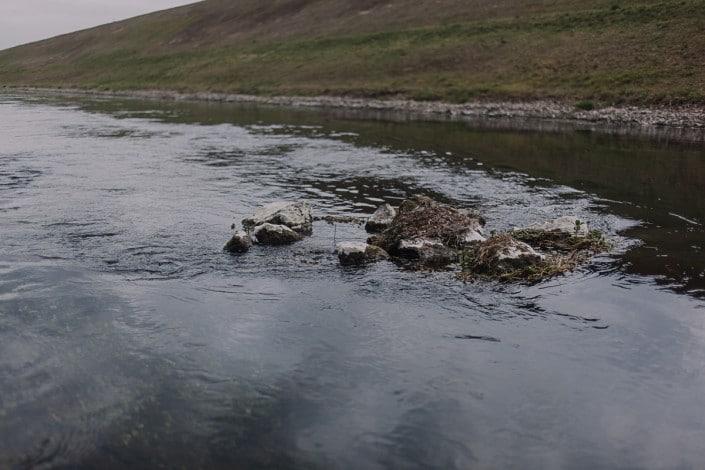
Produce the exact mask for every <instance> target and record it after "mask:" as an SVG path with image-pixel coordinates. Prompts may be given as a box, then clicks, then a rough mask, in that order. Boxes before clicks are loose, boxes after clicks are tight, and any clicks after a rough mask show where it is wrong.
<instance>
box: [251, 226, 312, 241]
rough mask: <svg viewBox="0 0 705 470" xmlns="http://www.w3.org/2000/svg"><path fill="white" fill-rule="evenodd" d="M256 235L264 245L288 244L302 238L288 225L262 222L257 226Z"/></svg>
mask: <svg viewBox="0 0 705 470" xmlns="http://www.w3.org/2000/svg"><path fill="white" fill-rule="evenodd" d="M253 234H254V236H255V239H256V240H257V243H260V244H262V245H288V244H290V243H294V242H297V241H299V240H301V238H302V237H301V235H299V234H298V233H296V232H295V231H293V230H292V229H290V228H289V227H287V226H286V225H274V224H262V225H258V226H257V227H255V230H254V233H253Z"/></svg>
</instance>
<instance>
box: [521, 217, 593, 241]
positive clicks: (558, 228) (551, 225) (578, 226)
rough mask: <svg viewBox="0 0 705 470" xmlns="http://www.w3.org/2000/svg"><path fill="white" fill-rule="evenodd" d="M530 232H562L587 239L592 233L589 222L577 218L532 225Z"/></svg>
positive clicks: (563, 218) (565, 218)
mask: <svg viewBox="0 0 705 470" xmlns="http://www.w3.org/2000/svg"><path fill="white" fill-rule="evenodd" d="M528 230H542V231H544V232H562V233H566V234H568V235H572V236H576V237H586V236H588V234H589V233H590V230H589V228H588V224H587V222H585V221H583V220H580V219H579V218H577V217H575V216H571V215H568V216H563V217H559V218H557V219H555V220H551V221H550V222H544V223H542V224H536V225H532V226H531V227H528Z"/></svg>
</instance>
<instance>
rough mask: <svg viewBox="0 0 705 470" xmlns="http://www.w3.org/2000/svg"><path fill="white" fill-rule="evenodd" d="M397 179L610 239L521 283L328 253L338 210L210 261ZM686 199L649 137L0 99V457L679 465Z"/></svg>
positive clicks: (703, 266) (346, 464) (694, 183)
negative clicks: (293, 237) (264, 231)
mask: <svg viewBox="0 0 705 470" xmlns="http://www.w3.org/2000/svg"><path fill="white" fill-rule="evenodd" d="M385 118H389V116H385ZM415 193H424V194H428V195H431V196H433V197H435V198H438V199H441V200H444V201H448V202H452V203H454V204H457V205H460V206H463V207H476V208H478V209H479V210H480V211H481V212H482V213H483V215H484V216H485V217H486V219H487V221H488V229H489V230H505V229H509V228H512V227H521V226H525V225H527V224H531V223H535V222H541V221H544V220H546V219H550V218H554V217H557V216H560V215H568V214H570V215H577V216H579V217H581V218H584V219H586V220H588V221H589V224H590V225H591V226H592V227H593V228H597V229H600V230H602V231H603V232H604V233H605V234H606V235H607V236H608V237H609V238H610V239H611V240H612V242H613V244H614V250H613V252H611V253H609V254H606V255H601V256H599V257H596V258H595V259H593V260H592V262H591V263H590V264H589V265H587V266H584V267H582V268H580V269H579V270H578V271H576V272H574V273H571V274H569V275H566V276H563V277H559V278H555V279H552V280H549V281H546V282H543V283H540V284H538V285H535V286H518V285H498V284H494V283H481V282H478V283H470V284H465V283H462V282H459V281H458V280H456V278H455V276H454V274H453V273H452V272H427V273H414V272H408V271H404V270H402V269H399V268H398V267H396V266H395V265H393V264H390V263H381V264H377V265H374V266H370V267H368V268H364V269H349V268H341V267H340V266H339V265H338V262H337V259H336V258H335V256H334V255H333V253H332V250H333V244H334V242H335V241H347V240H351V241H353V240H364V239H365V238H366V234H365V233H364V231H363V230H362V229H361V228H360V227H357V226H355V225H344V224H337V225H335V226H333V225H330V224H327V223H325V222H319V223H316V224H315V226H314V235H313V236H312V237H311V238H308V239H306V240H305V241H303V242H301V243H299V244H296V245H294V246H292V247H288V248H277V247H272V248H257V249H255V250H253V251H251V252H250V253H248V254H246V255H242V256H232V255H229V254H226V253H224V252H223V251H222V247H223V245H224V243H225V242H226V241H227V239H228V238H229V235H230V225H231V224H232V223H233V222H236V221H239V220H240V219H242V218H244V217H245V216H247V215H249V214H250V213H251V212H252V211H253V210H254V208H255V207H257V206H259V205H262V204H264V203H267V202H271V201H274V200H278V199H302V198H303V199H307V200H309V201H310V202H311V203H312V204H313V205H314V207H315V212H316V213H317V214H318V215H361V214H369V213H371V212H372V211H374V208H375V207H376V206H377V205H379V204H380V203H381V202H384V201H386V202H390V203H392V204H398V202H399V201H400V200H402V199H403V198H405V197H406V196H409V195H411V194H415ZM704 195H705V148H703V147H702V146H701V145H698V144H692V143H691V144H684V143H679V142H676V141H673V140H671V139H669V138H667V137H662V138H659V137H658V136H651V137H649V138H645V137H644V138H642V137H629V136H624V135H608V134H603V133H595V132H585V131H579V130H570V129H562V130H560V131H558V130H546V131H543V132H537V131H535V130H528V129H514V130H510V129H506V128H498V126H497V125H496V123H494V122H415V121H406V120H404V119H403V118H402V117H401V116H397V117H396V118H395V117H392V119H385V120H380V119H376V116H373V115H365V114H360V113H348V112H341V111H335V112H334V111H324V110H319V111H301V110H287V109H275V108H266V107H252V106H243V105H224V104H198V103H157V102H137V101H129V100H95V99H94V100H86V99H81V100H79V99H76V100H70V99H67V98H56V97H53V98H47V97H34V98H28V97H26V96H25V97H16V96H10V95H4V96H3V95H0V468H66V469H69V468H71V469H73V468H85V469H89V468H100V469H110V468H208V469H211V468H243V469H249V468H296V469H298V468H305V469H312V468H325V469H330V468H341V469H357V468H365V469H367V468H370V469H383V468H385V469H386V468H395V469H396V468H412V469H413V468H419V469H421V468H423V469H427V468H436V469H455V468H457V469H467V468H481V469H484V468H488V469H489V468H517V469H534V468H535V469H554V468H555V469H561V468H577V469H583V468H584V469H594V468H624V469H626V468H649V469H673V468H683V469H690V468H693V469H696V468H702V467H703V465H705V444H704V443H705V370H704V368H705V252H704V248H705V227H704V226H703V224H704V223H705V197H703V196H704Z"/></svg>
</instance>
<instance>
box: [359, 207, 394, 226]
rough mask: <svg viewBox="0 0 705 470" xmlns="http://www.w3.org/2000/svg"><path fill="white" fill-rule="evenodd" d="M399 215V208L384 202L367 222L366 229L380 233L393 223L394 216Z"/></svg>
mask: <svg viewBox="0 0 705 470" xmlns="http://www.w3.org/2000/svg"><path fill="white" fill-rule="evenodd" d="M396 216H397V210H396V209H394V208H393V207H392V206H390V205H389V204H382V205H381V206H379V207H378V208H377V210H376V211H375V213H374V214H372V217H370V218H369V220H368V221H367V224H365V230H367V232H368V233H378V232H381V231H383V230H385V229H386V228H387V227H389V226H390V225H391V224H392V221H393V220H394V217H396Z"/></svg>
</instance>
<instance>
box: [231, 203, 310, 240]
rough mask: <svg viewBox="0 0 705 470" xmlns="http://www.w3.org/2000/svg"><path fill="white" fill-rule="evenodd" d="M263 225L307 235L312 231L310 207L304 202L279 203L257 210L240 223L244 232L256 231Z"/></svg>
mask: <svg viewBox="0 0 705 470" xmlns="http://www.w3.org/2000/svg"><path fill="white" fill-rule="evenodd" d="M263 224H272V225H283V226H285V227H288V228H290V229H291V230H293V231H295V232H297V233H299V234H302V235H309V234H310V233H311V232H312V230H313V215H312V214H311V206H309V204H308V203H306V202H286V201H279V202H273V203H271V204H267V205H265V206H262V207H260V208H259V209H257V210H256V211H255V213H254V215H253V216H252V217H248V218H246V219H244V220H243V221H242V226H243V227H244V228H245V230H248V231H251V230H256V228H257V227H259V226H260V225H263Z"/></svg>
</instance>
